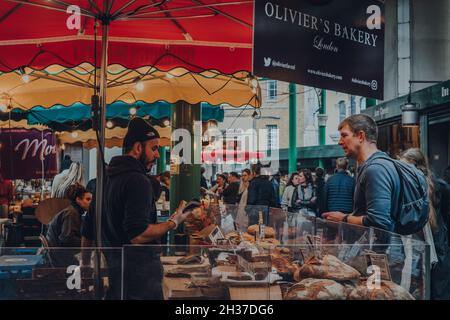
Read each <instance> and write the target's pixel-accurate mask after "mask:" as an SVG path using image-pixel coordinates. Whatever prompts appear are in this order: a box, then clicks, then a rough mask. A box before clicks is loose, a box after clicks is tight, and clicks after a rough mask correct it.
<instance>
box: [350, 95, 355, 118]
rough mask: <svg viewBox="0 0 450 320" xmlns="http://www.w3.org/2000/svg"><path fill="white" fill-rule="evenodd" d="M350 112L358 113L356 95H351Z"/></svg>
mask: <svg viewBox="0 0 450 320" xmlns="http://www.w3.org/2000/svg"><path fill="white" fill-rule="evenodd" d="M350 114H351V115H352V114H356V97H355V96H350Z"/></svg>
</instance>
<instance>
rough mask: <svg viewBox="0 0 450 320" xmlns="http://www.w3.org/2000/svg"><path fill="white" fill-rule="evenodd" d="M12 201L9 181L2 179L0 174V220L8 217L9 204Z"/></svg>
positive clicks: (10, 182)
mask: <svg viewBox="0 0 450 320" xmlns="http://www.w3.org/2000/svg"><path fill="white" fill-rule="evenodd" d="M13 199H14V186H13V183H12V181H11V180H7V179H3V176H2V175H1V173H0V219H1V218H7V217H8V207H9V203H10V202H11V201H13Z"/></svg>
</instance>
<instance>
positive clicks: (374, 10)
mask: <svg viewBox="0 0 450 320" xmlns="http://www.w3.org/2000/svg"><path fill="white" fill-rule="evenodd" d="M383 3H384V1H381V0H356V1H354V0H255V23H254V42H253V46H254V47H253V73H254V74H255V75H257V76H260V77H268V78H271V79H277V80H282V81H288V82H294V83H299V84H303V85H307V86H312V87H316V88H324V89H330V90H334V91H339V92H345V93H350V94H354V95H359V96H364V97H370V98H376V99H383V77H384V5H383Z"/></svg>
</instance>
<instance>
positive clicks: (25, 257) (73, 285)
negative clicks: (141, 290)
mask: <svg viewBox="0 0 450 320" xmlns="http://www.w3.org/2000/svg"><path fill="white" fill-rule="evenodd" d="M82 255H83V259H82ZM95 259H99V264H98V265H99V266H100V268H99V279H100V280H99V286H97V285H94V284H95V281H94V280H95V273H94V266H95V263H94V260H95ZM81 260H83V264H82V263H81ZM121 265H122V249H121V248H120V249H111V248H108V249H106V248H101V249H100V248H96V249H94V248H91V249H90V250H88V251H87V250H83V253H82V252H81V249H80V248H48V249H42V248H26V250H24V248H3V250H2V253H1V255H0V299H1V300H10V299H14V300H30V299H31V300H34V299H39V300H47V299H49V300H94V299H120V298H121V295H120V293H121V291H122V289H121ZM114 275H115V277H114ZM114 292H117V293H118V295H117V294H116V295H114Z"/></svg>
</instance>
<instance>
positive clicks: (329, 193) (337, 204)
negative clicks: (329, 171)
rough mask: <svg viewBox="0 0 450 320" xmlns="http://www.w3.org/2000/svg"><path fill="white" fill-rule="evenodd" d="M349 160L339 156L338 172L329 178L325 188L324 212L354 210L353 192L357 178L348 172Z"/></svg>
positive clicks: (347, 212) (346, 212)
mask: <svg viewBox="0 0 450 320" xmlns="http://www.w3.org/2000/svg"><path fill="white" fill-rule="evenodd" d="M347 168H348V160H347V159H346V158H339V159H337V161H336V173H335V174H334V175H333V176H331V177H330V178H328V180H327V182H326V184H325V188H324V204H325V206H324V208H323V209H322V212H321V213H323V212H329V211H339V212H342V213H345V214H349V213H352V211H353V193H354V191H355V179H353V178H352V177H350V176H349V174H348V172H347Z"/></svg>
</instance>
